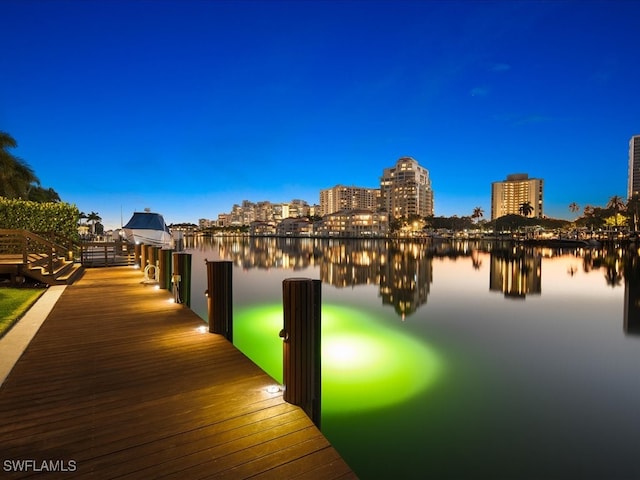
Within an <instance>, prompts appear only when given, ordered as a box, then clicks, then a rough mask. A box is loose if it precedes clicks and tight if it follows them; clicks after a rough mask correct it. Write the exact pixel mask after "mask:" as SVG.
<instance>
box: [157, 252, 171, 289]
mask: <svg viewBox="0 0 640 480" xmlns="http://www.w3.org/2000/svg"><path fill="white" fill-rule="evenodd" d="M172 254H173V250H159V251H158V260H159V262H160V278H158V284H159V285H160V288H164V289H165V290H169V289H170V288H171V274H172V273H173V271H172V270H171V255H172Z"/></svg>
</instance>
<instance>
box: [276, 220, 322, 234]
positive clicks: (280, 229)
mask: <svg viewBox="0 0 640 480" xmlns="http://www.w3.org/2000/svg"><path fill="white" fill-rule="evenodd" d="M311 233H313V224H312V223H311V222H310V221H309V219H308V218H300V217H292V218H285V219H283V220H282V221H281V222H280V223H278V225H276V234H277V235H279V236H290V235H292V236H303V237H308V236H311Z"/></svg>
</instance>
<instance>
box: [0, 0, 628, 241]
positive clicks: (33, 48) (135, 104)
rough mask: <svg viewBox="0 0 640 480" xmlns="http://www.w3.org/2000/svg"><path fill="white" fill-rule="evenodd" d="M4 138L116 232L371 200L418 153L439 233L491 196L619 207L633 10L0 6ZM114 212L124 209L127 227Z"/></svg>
mask: <svg viewBox="0 0 640 480" xmlns="http://www.w3.org/2000/svg"><path fill="white" fill-rule="evenodd" d="M0 12H2V15H1V16H0V17H1V22H2V27H1V28H0V44H1V45H2V51H3V54H2V63H1V65H0V130H3V131H6V132H8V133H9V134H10V135H12V136H13V137H14V138H15V139H16V140H17V142H18V145H19V146H18V148H16V149H13V150H12V153H13V154H14V155H16V156H18V157H20V158H22V159H24V160H25V161H26V162H27V163H28V164H29V165H30V166H31V167H32V168H33V169H34V170H35V173H36V175H37V176H38V177H39V178H40V180H41V182H42V185H43V186H44V187H46V188H48V187H52V188H54V189H55V190H56V191H57V192H58V193H59V194H60V196H61V198H62V200H63V201H66V202H69V203H73V204H76V205H77V206H78V208H79V209H80V210H82V211H85V212H87V213H88V212H90V211H95V212H98V213H99V214H100V216H101V217H103V223H104V224H105V227H107V228H117V227H119V226H120V222H121V216H122V217H123V220H124V222H126V221H127V220H128V219H129V217H130V216H131V213H132V212H133V211H134V210H135V211H139V210H142V209H144V208H145V207H149V208H151V209H152V210H153V211H157V212H160V213H163V214H164V216H165V219H166V220H167V222H169V223H176V222H194V223H196V222H197V221H198V219H199V218H212V219H215V218H217V215H218V213H223V212H228V211H230V210H231V207H232V205H233V204H234V203H240V202H241V201H242V200H244V199H246V200H250V201H254V202H257V201H262V200H270V201H272V202H285V201H290V200H292V199H294V198H297V199H304V200H306V201H308V202H309V203H310V204H313V203H318V202H319V192H320V190H321V189H324V188H329V187H332V186H334V185H336V184H345V185H356V186H361V187H379V179H380V177H381V175H382V171H383V169H384V168H387V167H391V166H393V165H394V164H395V162H396V161H397V159H398V158H399V157H402V156H412V157H414V158H415V159H416V160H418V162H419V163H420V164H421V165H422V166H424V167H425V168H427V169H428V170H429V172H430V174H431V180H432V186H433V190H434V197H435V214H436V215H437V216H440V215H444V216H451V215H459V216H463V215H470V214H471V213H472V212H473V209H474V207H477V206H479V207H482V208H483V209H484V212H485V218H489V217H490V211H491V205H490V195H491V182H494V181H499V180H504V179H505V178H506V176H507V175H508V174H511V173H528V174H529V176H530V177H535V178H543V179H544V181H545V191H544V202H545V209H544V210H545V212H544V213H545V214H546V215H548V216H551V217H556V218H567V219H572V218H575V216H576V214H574V213H572V212H571V211H570V210H569V208H568V205H569V204H570V203H571V202H576V203H578V204H579V205H580V207H581V210H582V208H584V206H585V205H587V204H589V205H593V206H604V205H605V204H606V202H607V201H608V199H609V198H610V197H611V196H613V195H620V196H622V197H624V198H626V182H627V162H628V142H629V139H630V137H631V136H632V135H635V134H640V115H639V112H640V61H638V59H639V58H640V38H639V37H640V30H639V29H638V22H639V19H640V2H636V1H631V0H624V1H574V2H559V1H558V2H555V1H534V2H515V1H466V2H465V1H418V0H411V1H405V2H402V1H365V0H353V1H320V0H316V1H280V2H275V1H271V2H269V1H256V2H249V1H205V0H199V1H196V0H180V1H178V0H175V1H162V0H156V1H134V0H128V1H127V0H114V1H106V0H105V1H92V0H87V1H57V0H49V1H32V0H19V1H18V0H15V1H14V0H0ZM121 212H122V214H121Z"/></svg>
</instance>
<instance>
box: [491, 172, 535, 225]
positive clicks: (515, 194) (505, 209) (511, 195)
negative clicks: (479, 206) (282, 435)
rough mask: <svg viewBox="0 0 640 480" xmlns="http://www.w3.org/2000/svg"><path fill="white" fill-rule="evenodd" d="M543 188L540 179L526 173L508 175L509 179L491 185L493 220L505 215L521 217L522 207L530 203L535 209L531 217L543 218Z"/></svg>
mask: <svg viewBox="0 0 640 480" xmlns="http://www.w3.org/2000/svg"><path fill="white" fill-rule="evenodd" d="M542 186H543V181H542V179H540V178H529V175H528V174H526V173H515V174H512V175H507V179H506V180H503V181H501V182H493V183H492V184H491V220H495V219H496V218H500V217H502V216H504V215H509V214H515V215H520V206H521V205H522V204H523V203H526V202H528V203H529V205H531V208H532V209H533V210H532V212H531V214H530V215H529V216H530V217H535V218H542V212H543V210H542Z"/></svg>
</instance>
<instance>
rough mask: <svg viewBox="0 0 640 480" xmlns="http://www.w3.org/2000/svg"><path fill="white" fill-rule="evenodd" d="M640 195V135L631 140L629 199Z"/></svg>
mask: <svg viewBox="0 0 640 480" xmlns="http://www.w3.org/2000/svg"><path fill="white" fill-rule="evenodd" d="M634 195H636V196H638V195H640V135H634V136H633V137H631V140H629V179H628V186H627V199H630V198H631V197H633V196H634Z"/></svg>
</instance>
